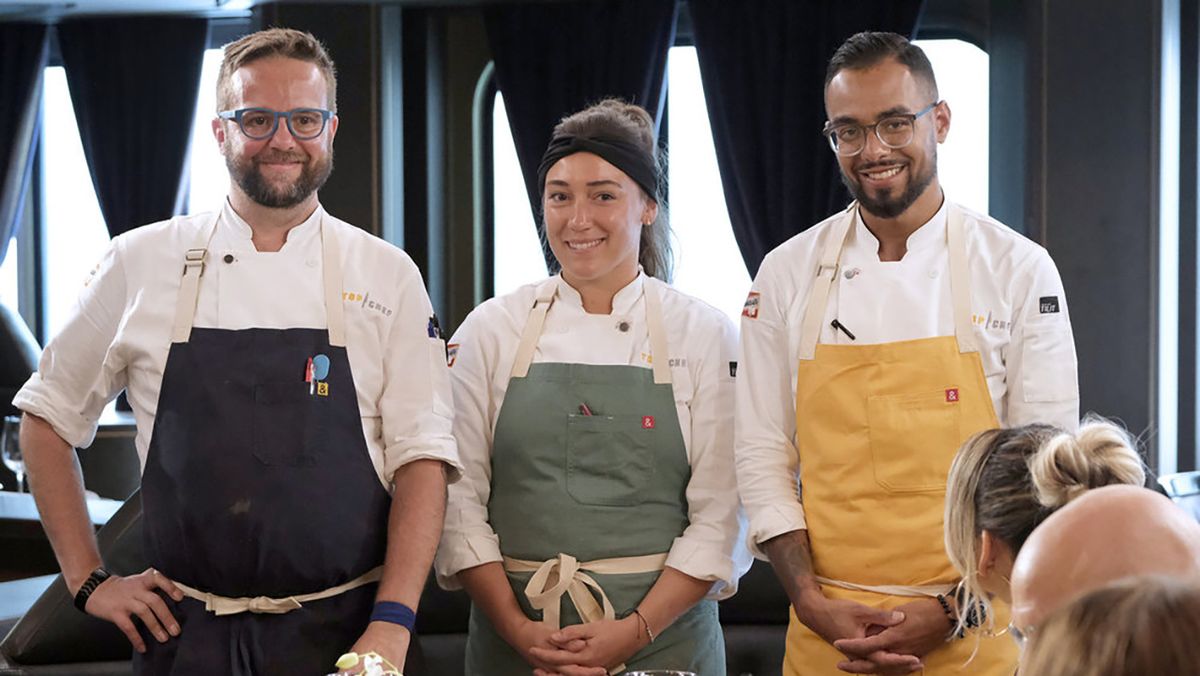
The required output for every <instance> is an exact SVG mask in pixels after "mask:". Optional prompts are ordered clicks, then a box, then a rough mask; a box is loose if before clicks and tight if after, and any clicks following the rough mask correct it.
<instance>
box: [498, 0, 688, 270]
mask: <svg viewBox="0 0 1200 676" xmlns="http://www.w3.org/2000/svg"><path fill="white" fill-rule="evenodd" d="M676 11H677V6H676V2H675V0H587V1H583V2H558V3H553V4H548V3H521V4H509V5H496V6H492V7H488V8H487V9H485V10H484V20H485V23H486V25H487V34H488V42H489V43H490V45H491V50H492V55H493V58H494V61H495V64H496V82H497V85H498V86H499V89H500V92H501V93H502V94H504V107H505V110H506V111H507V113H508V122H509V125H510V126H511V127H512V134H513V142H514V143H515V144H516V149H517V158H518V159H519V160H520V163H521V173H522V174H524V177H525V187H526V190H527V191H528V192H529V205H530V207H531V208H532V210H533V216H534V221H535V223H540V220H541V219H540V213H541V203H542V196H541V195H539V194H538V192H537V167H538V163H539V162H540V161H541V159H542V153H543V152H545V150H546V145H547V144H548V143H549V142H550V134H551V131H552V130H553V129H554V125H555V124H557V123H558V121H559V120H560V119H562V118H563V117H565V116H567V115H569V114H571V113H573V112H575V111H577V110H580V109H582V108H584V107H586V106H587V105H589V104H592V103H596V102H597V101H599V100H601V99H604V98H607V97H613V96H615V97H619V98H622V99H625V100H626V101H629V102H631V103H636V104H638V105H639V106H642V107H643V108H645V109H646V110H648V111H650V114H651V115H652V116H653V117H654V119H655V123H656V124H657V122H658V120H659V118H660V114H661V112H662V104H663V76H664V73H665V71H666V65H667V51H668V50H669V49H670V48H671V45H672V43H674V42H675V13H676ZM544 253H545V255H546V261H547V263H548V264H549V265H550V266H551V269H554V266H555V264H554V259H553V256H552V255H551V254H550V252H549V251H548V250H547V251H545V252H544Z"/></svg>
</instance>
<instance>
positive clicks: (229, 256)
mask: <svg viewBox="0 0 1200 676" xmlns="http://www.w3.org/2000/svg"><path fill="white" fill-rule="evenodd" d="M221 260H223V261H225V262H226V263H232V262H233V254H225V257H224V258H222V259H221Z"/></svg>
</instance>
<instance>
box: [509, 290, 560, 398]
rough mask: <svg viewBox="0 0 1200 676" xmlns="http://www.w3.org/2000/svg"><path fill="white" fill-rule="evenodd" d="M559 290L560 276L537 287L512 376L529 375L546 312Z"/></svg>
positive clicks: (518, 346)
mask: <svg viewBox="0 0 1200 676" xmlns="http://www.w3.org/2000/svg"><path fill="white" fill-rule="evenodd" d="M557 292H558V278H557V277H551V278H550V279H547V280H546V281H544V282H542V283H541V284H540V285H539V286H538V288H537V298H536V299H535V300H534V301H533V308H532V309H530V310H529V319H527V320H526V321H525V330H524V332H522V333H521V342H520V343H519V344H518V345H517V356H516V358H515V359H513V365H512V373H511V374H510V377H512V378H524V377H525V376H527V375H529V365H530V364H531V363H533V351H534V350H536V349H537V342H538V338H540V337H541V336H542V327H543V326H545V325H546V313H547V312H549V311H550V306H551V305H552V304H553V303H554V295H555V293H557Z"/></svg>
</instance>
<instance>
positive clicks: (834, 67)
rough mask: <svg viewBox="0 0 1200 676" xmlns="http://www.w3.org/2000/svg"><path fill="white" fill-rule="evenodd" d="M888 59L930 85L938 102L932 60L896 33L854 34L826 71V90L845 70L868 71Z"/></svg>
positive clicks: (834, 55)
mask: <svg viewBox="0 0 1200 676" xmlns="http://www.w3.org/2000/svg"><path fill="white" fill-rule="evenodd" d="M886 59H895V60H896V61H899V62H900V63H901V64H903V65H904V66H905V67H906V68H908V71H909V72H910V73H912V74H913V75H914V76H915V77H916V78H917V79H919V80H921V81H923V82H924V83H925V84H927V85H928V86H929V88H930V89H931V90H932V91H931V92H930V93H931V94H932V95H933V99H934V100H935V101H936V100H937V98H938V93H937V79H936V78H934V76H933V66H932V65H930V63H929V57H927V56H925V52H924V51H922V50H921V48H920V47H918V46H916V45H914V44H913V43H912V42H910V41H909V40H908V38H906V37H904V36H903V35H897V34H896V33H884V32H872V31H864V32H862V33H856V34H854V35H851V36H850V37H849V38H848V39H847V40H846V41H845V42H843V43H842V46H841V47H838V48H837V51H836V52H834V53H833V58H831V59H829V67H828V68H826V69H825V88H826V89H828V88H829V83H830V82H832V81H833V78H834V77H835V76H837V74H838V73H840V72H842V71H843V70H847V69H849V70H865V69H867V68H870V67H871V66H874V65H875V64H877V63H879V62H881V61H884V60H886Z"/></svg>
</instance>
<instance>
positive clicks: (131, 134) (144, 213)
mask: <svg viewBox="0 0 1200 676" xmlns="http://www.w3.org/2000/svg"><path fill="white" fill-rule="evenodd" d="M58 37H59V45H60V47H61V48H62V56H63V65H64V66H65V67H66V71H67V85H68V87H69V88H70V90H71V101H72V104H73V105H74V107H75V119H76V121H77V122H78V124H79V136H80V138H81V139H82V141H83V152H84V155H86V156H87V162H88V169H89V170H90V171H91V174H92V183H93V184H94V185H95V187H96V197H97V198H98V200H99V202H100V211H101V212H102V213H103V214H104V220H105V222H106V223H107V224H108V232H109V234H111V235H112V236H114V237H116V236H117V235H119V234H121V233H123V232H125V231H127V230H130V229H132V228H135V227H137V226H139V225H144V224H146V223H153V222H155V221H160V220H163V219H165V218H170V217H171V216H173V215H175V214H176V213H178V211H179V208H180V205H181V201H182V200H181V197H182V193H183V177H184V174H185V164H186V162H187V157H188V146H189V140H190V137H191V132H192V118H193V115H194V112H195V109H196V92H197V88H198V87H199V85H200V66H201V64H202V62H203V59H204V49H205V47H207V45H208V20H207V19H197V18H190V17H187V18H176V17H144V16H139V17H120V18H97V19H80V20H74V21H65V22H63V23H61V24H59V26H58Z"/></svg>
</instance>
